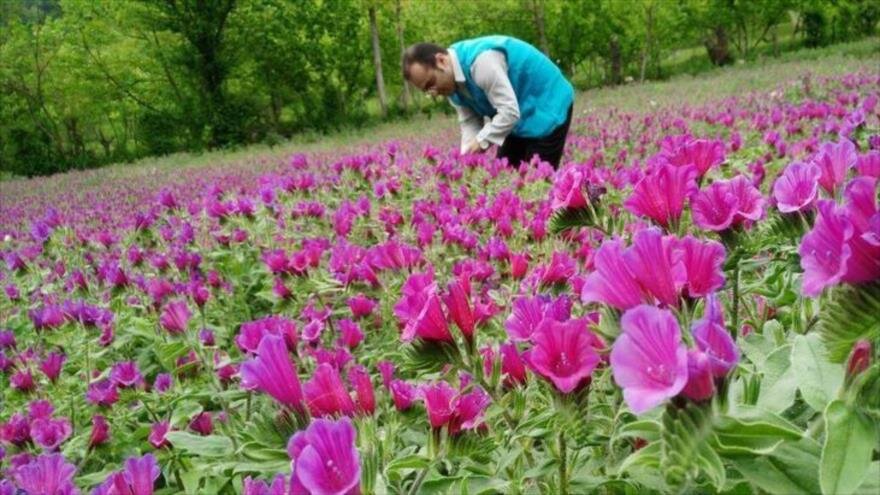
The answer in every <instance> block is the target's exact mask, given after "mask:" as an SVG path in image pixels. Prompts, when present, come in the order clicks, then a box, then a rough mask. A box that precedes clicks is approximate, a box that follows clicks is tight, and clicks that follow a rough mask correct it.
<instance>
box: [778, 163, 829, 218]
mask: <svg viewBox="0 0 880 495" xmlns="http://www.w3.org/2000/svg"><path fill="white" fill-rule="evenodd" d="M821 173H822V172H821V171H820V170H819V167H818V166H816V165H815V164H813V163H799V162H795V163H792V164H791V165H789V166H787V167H785V170H784V171H783V172H782V175H780V176H779V178H778V179H776V182H774V183H773V198H774V199H775V200H776V207H777V208H779V211H781V212H782V213H794V212H796V211H805V210H808V209H810V208H812V206H813V202H814V201H815V200H816V197H817V196H818V193H819V176H820V175H821Z"/></svg>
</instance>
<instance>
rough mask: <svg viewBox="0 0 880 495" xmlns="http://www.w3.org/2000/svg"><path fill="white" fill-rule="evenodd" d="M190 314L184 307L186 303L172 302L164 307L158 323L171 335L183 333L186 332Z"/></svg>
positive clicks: (187, 308)
mask: <svg viewBox="0 0 880 495" xmlns="http://www.w3.org/2000/svg"><path fill="white" fill-rule="evenodd" d="M190 316H192V313H191V312H190V310H189V307H187V305H186V301H172V302H169V303H168V304H166V305H165V309H163V310H162V315H161V316H160V317H159V322H160V323H161V325H162V328H164V329H165V330H167V331H168V332H170V333H172V334H177V333H183V332H185V331H186V327H187V324H189V318H190Z"/></svg>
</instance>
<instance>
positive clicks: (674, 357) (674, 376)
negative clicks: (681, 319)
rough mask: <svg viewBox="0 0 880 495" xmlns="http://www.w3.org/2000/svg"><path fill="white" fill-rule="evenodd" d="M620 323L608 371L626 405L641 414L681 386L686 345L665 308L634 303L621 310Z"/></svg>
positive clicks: (658, 403)
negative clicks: (628, 307)
mask: <svg viewBox="0 0 880 495" xmlns="http://www.w3.org/2000/svg"><path fill="white" fill-rule="evenodd" d="M620 326H621V329H622V331H623V333H622V334H621V335H620V336H619V337H618V338H617V340H616V341H615V342H614V347H613V348H612V349H611V370H612V372H613V374H614V381H615V382H616V383H617V384H618V385H619V386H620V387H621V388H623V398H624V400H625V401H626V403H627V405H628V406H629V408H630V409H632V411H633V412H634V413H636V414H641V413H644V412H646V411H648V410H650V409H652V408H654V407H656V406H658V405H660V404H661V403H663V401H665V400H666V399H669V398H671V397H675V396H676V395H677V394H678V393H679V392H680V391H681V390H682V388H684V386H685V384H686V383H687V376H688V369H687V348H686V347H685V346H684V344H682V342H681V333H680V330H679V327H678V322H676V321H675V317H674V316H673V315H672V313H671V312H670V311H668V310H664V309H658V308H655V307H653V306H648V305H641V306H637V307H635V308H632V309H630V310H628V311H627V312H626V313H624V315H623V317H622V318H621V321H620Z"/></svg>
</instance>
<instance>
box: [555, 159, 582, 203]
mask: <svg viewBox="0 0 880 495" xmlns="http://www.w3.org/2000/svg"><path fill="white" fill-rule="evenodd" d="M585 179H586V178H585V177H584V173H583V171H582V170H581V169H580V168H579V167H574V166H571V167H568V168H566V169H564V170H562V171H561V172H559V173H557V175H556V179H555V181H554V182H553V189H552V190H551V192H550V197H551V203H550V208H552V209H554V210H558V209H562V208H571V209H577V208H583V207H584V206H586V205H587V198H586V197H585V196H584V182H585Z"/></svg>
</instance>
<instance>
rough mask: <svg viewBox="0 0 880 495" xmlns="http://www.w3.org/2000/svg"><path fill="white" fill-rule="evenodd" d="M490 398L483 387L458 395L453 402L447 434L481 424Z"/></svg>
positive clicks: (475, 427) (472, 428) (471, 428)
mask: <svg viewBox="0 0 880 495" xmlns="http://www.w3.org/2000/svg"><path fill="white" fill-rule="evenodd" d="M491 402H492V399H491V398H490V397H489V394H487V393H486V392H484V391H483V389H481V388H479V387H476V388H474V389H473V390H472V391H470V392H468V393H466V394H461V395H459V397H458V399H457V400H456V402H455V415H454V416H453V417H452V420H451V421H450V422H449V434H450V435H455V434H457V433H460V432H461V431H463V430H474V429H478V428H480V427H481V426H483V419H484V418H483V415H484V413H485V412H486V408H487V407H489V404H490V403H491Z"/></svg>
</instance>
